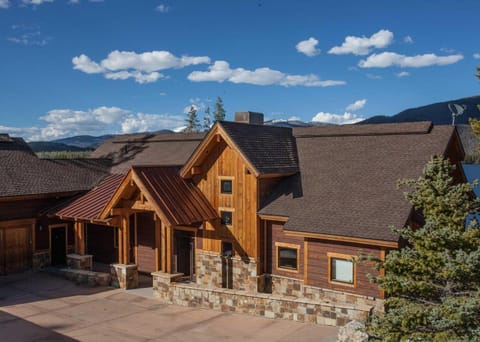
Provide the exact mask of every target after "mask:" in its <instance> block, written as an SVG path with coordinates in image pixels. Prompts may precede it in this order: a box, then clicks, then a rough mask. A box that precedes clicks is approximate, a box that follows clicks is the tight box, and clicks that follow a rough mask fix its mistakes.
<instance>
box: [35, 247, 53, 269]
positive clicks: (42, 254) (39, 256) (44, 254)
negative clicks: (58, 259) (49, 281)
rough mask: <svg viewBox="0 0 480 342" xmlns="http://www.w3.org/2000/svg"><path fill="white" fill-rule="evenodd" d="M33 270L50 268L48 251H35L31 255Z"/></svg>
mask: <svg viewBox="0 0 480 342" xmlns="http://www.w3.org/2000/svg"><path fill="white" fill-rule="evenodd" d="M32 259H33V269H34V270H40V269H42V268H45V267H48V266H50V263H51V261H50V252H49V251H36V252H35V253H33V258H32Z"/></svg>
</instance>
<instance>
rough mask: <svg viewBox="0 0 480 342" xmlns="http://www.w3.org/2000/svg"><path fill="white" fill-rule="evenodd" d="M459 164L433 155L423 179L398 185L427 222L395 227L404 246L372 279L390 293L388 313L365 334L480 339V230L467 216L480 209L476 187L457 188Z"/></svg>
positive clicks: (391, 338) (392, 338)
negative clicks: (467, 223) (467, 222)
mask: <svg viewBox="0 0 480 342" xmlns="http://www.w3.org/2000/svg"><path fill="white" fill-rule="evenodd" d="M454 168H455V167H454V166H453V165H451V164H450V162H449V161H448V160H444V159H442V158H439V157H437V158H433V159H432V160H431V161H430V162H429V163H428V164H427V165H426V167H425V168H424V173H423V176H422V177H420V178H419V179H417V180H413V179H409V180H403V181H400V182H399V185H400V186H406V187H408V189H410V192H406V193H405V196H406V198H407V199H408V200H409V201H410V202H411V203H412V204H413V206H414V208H415V210H417V211H419V212H421V213H422V214H423V216H424V218H425V225H424V226H423V227H421V228H419V229H412V228H410V227H405V228H403V229H399V230H396V231H397V232H399V233H400V236H401V237H402V238H403V239H404V241H405V242H406V247H404V248H401V249H399V250H394V251H391V252H389V253H388V254H387V256H386V258H385V261H383V262H382V261H380V260H377V268H378V269H383V270H384V275H380V276H378V277H372V280H373V282H375V283H377V284H379V286H380V287H381V288H382V289H383V290H384V291H385V296H386V299H385V308H386V312H385V313H384V314H383V315H376V314H375V315H373V316H372V317H371V320H370V321H369V322H367V327H366V331H367V333H369V334H370V335H371V336H374V337H376V338H380V339H382V341H476V340H477V339H478V337H479V336H480V231H479V229H478V226H477V223H476V222H475V221H473V222H472V223H471V224H470V226H469V227H468V228H467V229H466V228H465V219H466V217H467V216H468V214H471V213H474V212H478V208H479V202H478V200H477V199H474V198H473V197H472V186H471V185H470V184H468V183H465V184H455V183H454V180H453V178H452V176H451V175H452V172H453V170H454Z"/></svg>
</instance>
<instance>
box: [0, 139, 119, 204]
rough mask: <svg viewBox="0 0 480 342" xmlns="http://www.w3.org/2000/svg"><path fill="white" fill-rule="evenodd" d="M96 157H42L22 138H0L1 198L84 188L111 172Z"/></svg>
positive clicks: (106, 162)
mask: <svg viewBox="0 0 480 342" xmlns="http://www.w3.org/2000/svg"><path fill="white" fill-rule="evenodd" d="M109 167H110V166H109V162H108V161H106V160H96V159H78V160H74V159H62V160H56V159H39V158H38V157H37V156H36V155H35V154H34V153H33V152H32V150H31V149H30V148H29V147H28V145H27V144H26V143H25V142H24V141H23V139H21V138H11V139H2V141H0V174H1V177H0V197H10V196H23V195H40V194H51V193H65V192H75V191H85V190H89V189H91V188H92V187H93V186H95V185H96V184H97V183H98V182H99V181H100V180H101V179H102V178H104V177H105V176H106V175H107V174H108V169H109Z"/></svg>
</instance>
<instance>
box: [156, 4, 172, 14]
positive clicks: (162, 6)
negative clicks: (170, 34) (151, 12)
mask: <svg viewBox="0 0 480 342" xmlns="http://www.w3.org/2000/svg"><path fill="white" fill-rule="evenodd" d="M155 11H157V12H160V13H167V12H169V11H170V7H169V6H167V5H165V4H160V5H158V6H157V7H155Z"/></svg>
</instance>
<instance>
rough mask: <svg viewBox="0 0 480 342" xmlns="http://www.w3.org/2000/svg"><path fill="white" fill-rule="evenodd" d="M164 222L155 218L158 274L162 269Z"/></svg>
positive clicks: (156, 266) (156, 267)
mask: <svg viewBox="0 0 480 342" xmlns="http://www.w3.org/2000/svg"><path fill="white" fill-rule="evenodd" d="M161 229H162V221H160V218H159V217H158V216H155V272H158V271H159V270H160V268H161V267H162V266H161V265H162V261H161V258H162V255H161V254H162V253H161V251H162V247H161V244H162V236H161V235H162V232H161Z"/></svg>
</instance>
